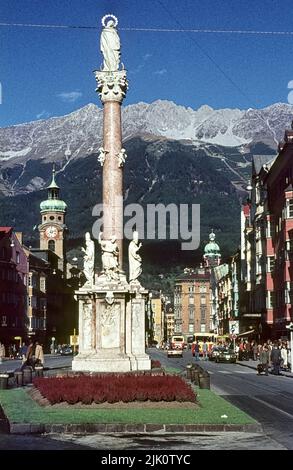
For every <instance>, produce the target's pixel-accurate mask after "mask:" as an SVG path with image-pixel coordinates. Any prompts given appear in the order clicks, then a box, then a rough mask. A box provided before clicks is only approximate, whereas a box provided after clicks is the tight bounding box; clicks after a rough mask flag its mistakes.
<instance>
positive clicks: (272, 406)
mask: <svg viewBox="0 0 293 470" xmlns="http://www.w3.org/2000/svg"><path fill="white" fill-rule="evenodd" d="M148 352H149V354H151V357H152V358H153V359H158V360H160V362H161V363H162V365H165V366H169V367H176V368H179V369H181V370H182V371H183V370H184V368H185V365H186V364H187V363H188V362H193V361H194V359H193V358H192V355H191V352H190V351H185V353H184V357H183V358H182V359H181V358H169V359H168V358H167V354H166V351H162V350H157V349H155V348H152V349H149V350H148ZM71 359H72V358H71V357H62V356H49V355H48V356H46V365H47V366H49V367H58V366H60V367H64V366H69V365H70V362H71ZM6 364H9V368H8V367H6V368H7V369H9V370H12V369H13V367H15V366H16V367H18V366H19V361H6V362H5V363H4V364H1V369H2V370H3V368H4V369H5V366H6ZM200 364H201V365H202V366H203V367H204V368H205V369H206V370H208V371H209V372H210V376H211V388H212V389H213V390H214V391H215V392H216V393H217V394H219V395H221V396H223V397H224V398H225V399H226V400H229V401H230V402H231V403H233V404H235V405H236V406H238V407H239V408H241V409H242V410H244V411H246V412H247V413H248V414H250V415H251V416H252V417H254V418H255V419H256V420H257V421H259V422H260V423H261V424H262V426H263V429H264V434H263V435H262V434H253V433H225V434H223V433H209V434H197V435H193V436H187V435H186V436H180V435H178V436H174V435H172V436H170V435H166V436H160V435H149V436H139V435H133V436H131V435H130V436H125V435H117V434H115V435H107V436H106V435H101V434H95V435H88V436H81V435H68V434H67V435H64V434H63V435H62V434H56V435H51V436H50V438H49V437H48V436H42V437H37V436H30V437H29V436H7V435H3V434H2V435H0V448H2V449H3V448H7V447H8V448H13V449H16V448H18V449H21V448H28V449H44V448H54V442H56V441H58V442H56V448H58V449H78V448H84V449H85V448H92V449H99V450H103V449H129V450H130V449H177V450H179V449H190V450H191V449H293V380H292V379H291V378H289V377H282V376H280V377H276V376H271V375H270V376H269V377H266V376H257V374H256V371H255V370H253V369H251V368H249V367H247V365H248V363H246V362H243V365H240V364H215V363H214V362H209V361H206V362H205V361H200ZM255 364H256V363H253V362H252V361H250V362H249V365H250V366H253V365H255Z"/></svg>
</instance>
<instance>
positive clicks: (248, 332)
mask: <svg viewBox="0 0 293 470" xmlns="http://www.w3.org/2000/svg"><path fill="white" fill-rule="evenodd" d="M254 332H255V330H249V331H245V332H244V333H240V334H239V335H237V338H239V336H248V335H251V334H252V333H254Z"/></svg>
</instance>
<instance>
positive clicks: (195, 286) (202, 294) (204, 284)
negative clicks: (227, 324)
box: [174, 267, 211, 338]
mask: <svg viewBox="0 0 293 470" xmlns="http://www.w3.org/2000/svg"><path fill="white" fill-rule="evenodd" d="M174 320H175V325H174V332H175V334H176V333H181V334H182V335H184V336H185V337H186V338H187V337H188V336H191V335H193V334H195V333H199V332H201V333H208V332H210V330H211V287H210V272H209V271H208V270H207V269H206V268H203V267H200V268H196V269H185V270H184V272H183V274H182V275H181V276H179V277H178V278H177V279H176V281H175V290H174Z"/></svg>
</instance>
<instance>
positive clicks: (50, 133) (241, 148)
mask: <svg viewBox="0 0 293 470" xmlns="http://www.w3.org/2000/svg"><path fill="white" fill-rule="evenodd" d="M122 114H123V117H122V119H123V139H124V146H125V148H126V150H127V154H128V159H127V161H126V165H125V182H124V188H125V201H126V202H133V201H135V202H137V201H139V202H141V204H142V205H144V204H147V203H148V202H152V203H158V202H162V203H171V202H175V203H178V204H180V203H192V202H198V203H200V204H201V211H202V216H201V217H202V220H201V223H202V227H203V232H202V233H203V237H204V238H205V237H206V235H207V233H208V230H209V229H210V228H211V227H212V226H213V228H214V229H215V230H216V231H218V233H219V239H220V241H221V239H222V242H223V243H224V245H225V246H226V247H227V250H228V249H235V248H236V247H237V244H238V236H239V227H238V226H237V224H236V223H235V217H236V218H238V219H239V200H240V198H241V197H243V196H245V188H246V184H247V180H248V179H249V175H250V166H251V159H252V155H253V154H270V155H274V154H275V153H276V146H277V142H278V141H279V140H281V139H282V137H283V135H284V130H285V128H288V127H289V126H290V123H291V121H292V116H293V106H291V105H288V104H281V103H278V104H274V105H272V106H269V107H267V108H264V109H261V110H255V109H249V110H239V109H222V110H214V109H212V108H211V107H209V106H202V107H200V108H199V109H197V110H193V109H191V108H184V107H183V106H178V105H176V104H174V103H173V102H169V101H156V102H154V103H151V104H146V103H137V104H133V105H129V106H126V107H124V108H123V110H122ZM101 136H102V109H101V108H99V107H97V106H96V105H94V104H89V105H87V106H85V107H83V108H81V109H79V110H77V111H74V112H72V113H71V114H69V115H67V116H63V117H56V118H50V119H47V120H39V121H35V122H30V123H25V124H21V125H16V126H11V127H7V128H0V219H1V225H5V224H7V225H14V226H15V227H16V228H18V229H20V230H23V231H24V232H25V234H26V236H27V237H28V238H32V239H33V238H34V235H33V234H32V233H31V230H32V227H33V226H34V225H35V224H37V223H38V221H39V209H38V204H39V202H40V201H41V200H42V199H43V198H44V197H45V187H46V185H47V184H48V181H49V179H50V173H51V168H52V163H53V162H55V163H56V168H57V180H58V183H59V185H60V187H61V188H62V197H63V198H64V199H65V200H66V201H67V203H68V206H69V209H68V225H69V227H70V231H71V236H72V237H73V238H78V237H80V236H81V234H83V233H84V231H85V230H88V228H89V224H92V223H93V220H92V216H91V209H92V207H93V205H94V204H95V203H97V202H100V198H101V168H100V166H99V164H98V162H97V151H98V148H99V147H100V145H101ZM227 234H228V235H229V237H228V240H227Z"/></svg>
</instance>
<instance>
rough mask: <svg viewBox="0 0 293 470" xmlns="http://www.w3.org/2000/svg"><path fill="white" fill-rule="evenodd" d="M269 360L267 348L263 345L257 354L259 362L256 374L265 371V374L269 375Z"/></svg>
mask: <svg viewBox="0 0 293 470" xmlns="http://www.w3.org/2000/svg"><path fill="white" fill-rule="evenodd" d="M269 360H270V356H269V351H268V348H267V347H266V346H263V348H262V349H261V351H260V354H259V364H258V366H257V373H258V375H260V373H261V372H265V374H266V375H269Z"/></svg>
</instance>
